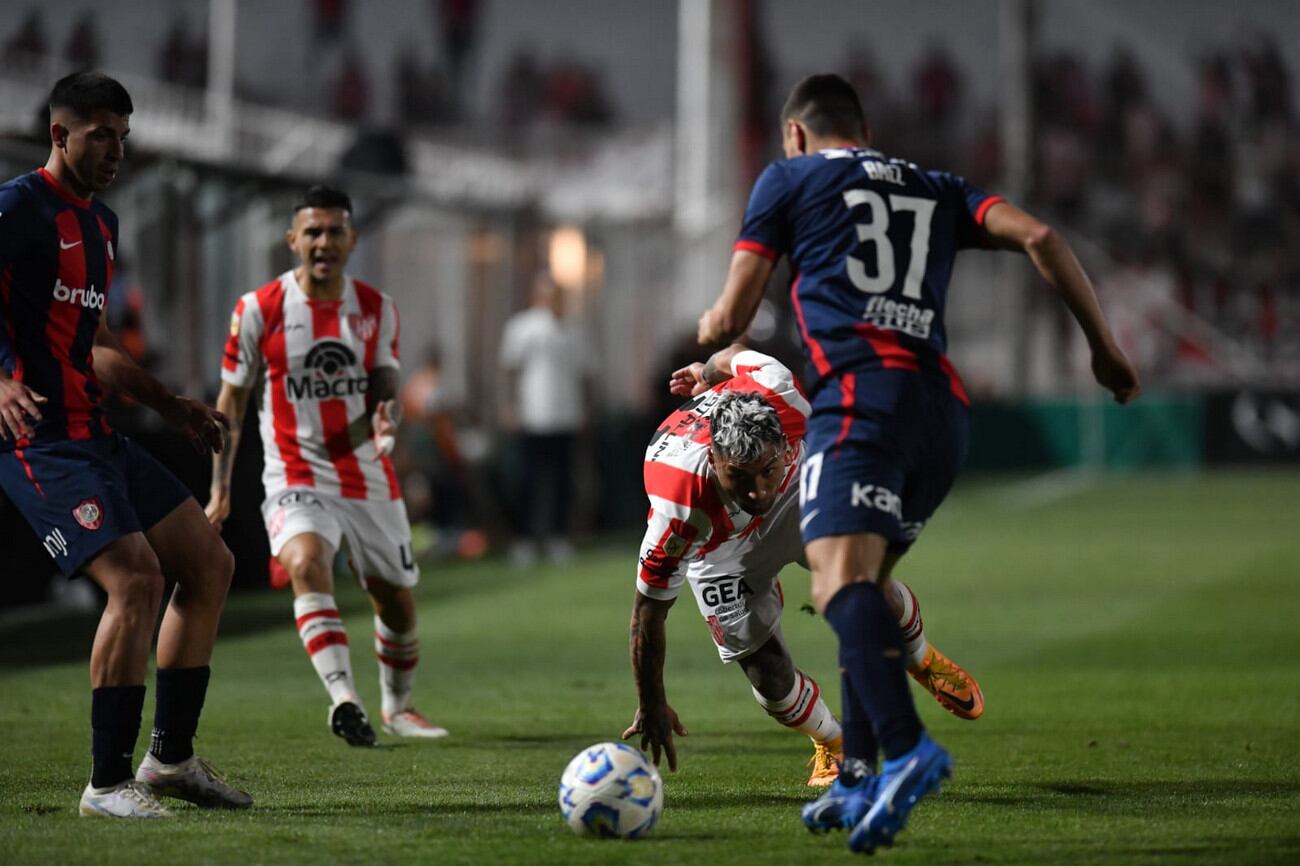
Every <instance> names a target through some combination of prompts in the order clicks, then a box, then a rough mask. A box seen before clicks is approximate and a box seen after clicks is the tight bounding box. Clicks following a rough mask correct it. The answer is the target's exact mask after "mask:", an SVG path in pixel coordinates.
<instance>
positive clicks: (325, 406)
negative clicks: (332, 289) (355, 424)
mask: <svg viewBox="0 0 1300 866" xmlns="http://www.w3.org/2000/svg"><path fill="white" fill-rule="evenodd" d="M307 305H308V306H309V307H311V327H312V337H313V338H315V339H317V340H319V339H321V338H322V337H333V338H335V339H336V340H337V339H340V336H341V335H340V328H339V312H340V309H341V307H342V302H341V301H308V302H307ZM367 351H369V349H367ZM347 374H348V371H346V370H345V371H342V372H341V373H340V375H347ZM320 420H321V424H322V425H323V426H324V428H325V431H324V432H325V452H326V453H327V454H329V458H330V463H332V464H334V471H335V472H337V473H338V474H339V493H340V494H342V495H343V497H344V498H346V499H365V498H366V476H365V475H364V474H363V473H362V471H361V463H360V462H359V461H358V460H357V454H356V451H355V450H354V449H353V447H352V435H351V431H350V430H349V429H348V427H349V424H348V404H347V401H346V400H343V399H339V398H330V399H328V400H321V401H320Z"/></svg>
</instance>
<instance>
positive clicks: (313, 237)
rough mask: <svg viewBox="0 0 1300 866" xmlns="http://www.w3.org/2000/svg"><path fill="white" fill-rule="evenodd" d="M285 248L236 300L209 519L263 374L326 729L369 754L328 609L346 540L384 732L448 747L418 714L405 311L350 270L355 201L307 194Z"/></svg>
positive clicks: (289, 551)
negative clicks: (406, 490)
mask: <svg viewBox="0 0 1300 866" xmlns="http://www.w3.org/2000/svg"><path fill="white" fill-rule="evenodd" d="M287 238H288V243H289V247H290V249H292V250H293V252H294V254H295V255H296V256H297V257H298V262H299V264H298V267H296V268H295V269H293V270H291V271H286V272H285V273H283V274H281V275H280V276H278V277H276V278H275V279H274V280H272V281H271V282H269V283H267V284H266V285H265V286H262V287H261V288H260V289H258V290H257V291H254V292H249V293H248V294H246V295H244V296H243V297H242V298H240V299H239V301H238V302H237V303H236V304H235V312H234V315H233V316H232V317H231V320H230V338H229V340H228V341H227V343H226V352H225V359H224V361H223V362H222V366H221V393H220V395H219V396H218V397H217V408H218V409H219V410H221V411H222V412H224V413H225V414H226V416H227V417H228V418H230V422H231V428H232V429H231V436H230V444H229V445H228V446H227V448H226V449H225V450H224V451H222V452H221V453H220V454H218V455H216V456H215V457H214V458H213V470H212V490H211V495H210V498H209V500H208V508H207V514H208V519H209V520H211V521H212V522H213V524H214V525H216V526H220V525H221V523H222V521H224V520H225V519H226V517H227V516H229V514H230V477H231V472H232V471H233V469H234V464H235V455H236V453H237V451H238V447H239V430H240V426H241V424H242V421H243V417H244V413H245V411H246V410H247V408H248V398H249V395H250V394H251V393H252V389H253V386H254V384H255V383H256V382H257V381H258V376H259V374H260V373H262V372H265V384H264V386H263V389H262V405H261V410H260V412H261V419H260V427H261V434H262V449H263V452H264V453H265V455H266V458H265V459H266V462H265V465H264V467H263V471H262V484H263V486H264V487H265V488H266V500H265V501H264V502H263V504H262V516H263V518H264V520H265V522H266V531H267V534H268V535H269V536H270V540H271V554H272V556H274V557H276V558H277V560H278V563H279V565H280V566H281V567H283V568H284V570H285V571H286V572H287V573H288V576H289V580H290V582H291V584H292V586H293V594H294V601H293V613H294V617H295V618H296V619H297V623H298V634H299V636H300V637H301V638H302V642H303V646H304V647H306V649H307V655H308V656H309V657H310V658H311V663H312V666H313V667H314V668H315V669H316V673H317V674H318V675H319V676H320V679H321V682H322V683H323V684H324V686H325V690H326V691H327V692H328V693H329V696H330V710H329V716H328V721H329V726H330V730H332V731H333V732H334V733H335V734H337V735H338V736H340V737H342V738H343V739H344V740H346V741H347V743H348V744H349V745H352V746H373V745H374V744H375V731H374V728H372V727H371V725H370V719H369V716H368V715H367V714H366V711H365V708H364V705H363V704H362V702H361V699H360V698H359V697H358V696H357V690H356V685H355V683H354V681H353V679H352V662H351V658H350V656H349V651H348V635H347V631H346V630H345V629H344V627H343V620H342V619H340V617H339V611H338V606H337V605H336V604H335V603H334V572H333V563H334V554H335V552H336V551H338V550H339V545H340V543H341V542H343V541H346V542H347V556H348V559H349V560H350V562H351V565H352V570H353V572H354V573H355V575H356V577H357V580H358V581H359V582H360V584H361V586H362V588H363V589H364V590H365V591H366V592H367V593H368V594H369V596H370V601H371V603H372V605H373V606H374V610H375V616H374V627H375V654H376V655H377V656H378V657H379V683H380V691H381V694H382V697H383V706H382V712H383V729H384V731H385V732H387V733H389V734H393V735H394V736H399V737H427V738H436V737H445V736H446V735H447V731H446V730H445V729H443V728H440V727H438V726H436V725H434V724H431V723H430V722H429V720H428V719H426V718H425V717H424V716H422V715H421V714H420V713H418V712H416V710H415V709H414V708H413V707H412V706H411V686H412V683H413V682H414V680H415V666H416V662H417V661H418V658H419V642H418V640H417V637H418V630H417V628H416V614H415V598H414V596H413V595H412V592H411V588H412V587H414V586H415V584H416V582H417V581H418V580H419V576H420V571H419V568H418V567H417V566H416V564H415V558H414V556H413V555H412V551H411V526H410V523H409V522H408V521H407V518H406V506H405V505H404V504H403V503H402V497H401V490H400V489H399V488H398V484H397V475H396V474H395V473H394V471H393V464H392V461H390V460H389V458H388V452H389V451H390V450H391V448H392V436H393V435H394V433H395V432H396V430H397V424H398V421H399V420H400V415H401V411H400V406H399V404H398V402H397V391H398V360H397V359H398V350H397V333H398V322H397V307H396V305H395V304H394V303H393V300H392V298H390V297H388V296H387V295H385V294H383V293H382V292H380V291H379V290H378V289H375V288H373V287H372V286H368V285H366V284H365V283H363V282H361V281H359V280H354V279H353V278H352V277H350V276H348V275H347V274H346V273H345V272H344V267H345V266H346V265H347V261H348V256H349V255H351V253H352V250H353V249H354V248H355V247H356V243H357V232H356V229H355V228H354V227H353V225H352V201H351V199H349V198H348V196H347V195H346V194H344V193H342V192H340V191H338V190H334V189H330V188H328V187H323V186H314V187H312V188H311V189H309V190H307V193H306V195H305V196H304V198H303V199H302V201H301V203H299V204H298V205H297V207H295V208H294V213H293V222H292V225H291V227H290V228H289V232H288V235H287Z"/></svg>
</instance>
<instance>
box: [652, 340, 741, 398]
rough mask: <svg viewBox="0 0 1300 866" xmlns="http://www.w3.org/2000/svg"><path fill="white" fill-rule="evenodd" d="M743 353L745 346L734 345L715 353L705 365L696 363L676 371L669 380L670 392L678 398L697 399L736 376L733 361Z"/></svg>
mask: <svg viewBox="0 0 1300 866" xmlns="http://www.w3.org/2000/svg"><path fill="white" fill-rule="evenodd" d="M743 351H745V347H744V345H742V344H740V343H732V344H731V345H730V346H728V347H727V348H725V349H722V350H720V351H718V352H714V353H713V354H712V355H711V356H710V357H709V359H708V360H707V361H704V362H703V363H701V362H699V361H696V362H695V363H694V364H689V365H687V366H685V367H682V368H681V369H680V370H674V371H673V374H672V376H670V377H669V379H668V392H669V393H670V394H675V395H677V396H678V397H695V396H697V395H699V394H703V393H704V392H705V391H707V390H709V389H710V388H712V387H713V386H714V385H720V384H722V383H723V382H725V381H727V380H728V379H730V378H731V377H732V376H734V375H736V373H735V369H734V368H733V366H732V363H731V361H732V359H733V358H735V357H736V355H737V354H739V353H740V352H743Z"/></svg>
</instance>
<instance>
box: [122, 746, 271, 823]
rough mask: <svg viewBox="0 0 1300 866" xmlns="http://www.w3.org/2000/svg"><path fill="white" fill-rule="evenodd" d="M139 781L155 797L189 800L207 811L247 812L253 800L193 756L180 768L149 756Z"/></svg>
mask: <svg viewBox="0 0 1300 866" xmlns="http://www.w3.org/2000/svg"><path fill="white" fill-rule="evenodd" d="M135 778H136V781H138V782H141V783H143V784H145V785H148V786H149V788H150V790H152V791H153V793H154V795H155V796H159V797H176V798H177V799H180V800H189V801H190V802H191V803H193V804H195V805H196V806H201V807H203V808H205V809H247V808H248V807H249V806H251V805H253V798H252V797H251V796H250V795H249V794H248V793H247V792H246V791H241V790H239V789H238V788H235V787H233V786H232V785H230V784H228V783H227V782H226V780H225V779H224V778H222V776H221V774H220V773H218V772H217V771H216V770H215V769H214V768H213V766H212V765H211V764H209V763H208V762H207V761H205V760H203V759H202V758H200V757H199V756H198V755H190V756H189V758H188V759H187V760H184V761H181V762H180V763H179V764H164V763H163V762H162V761H160V760H158V759H157V758H155V757H154V755H153V752H149V753H147V754H145V756H144V760H143V761H141V762H140V769H139V770H138V771H137V772H136V774H135Z"/></svg>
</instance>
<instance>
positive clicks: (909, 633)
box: [889, 578, 930, 667]
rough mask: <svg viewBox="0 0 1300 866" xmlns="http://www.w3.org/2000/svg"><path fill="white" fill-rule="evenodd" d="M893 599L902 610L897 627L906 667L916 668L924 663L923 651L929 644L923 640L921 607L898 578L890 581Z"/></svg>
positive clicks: (909, 589) (913, 594) (914, 595)
mask: <svg viewBox="0 0 1300 866" xmlns="http://www.w3.org/2000/svg"><path fill="white" fill-rule="evenodd" d="M889 583H890V585H891V586H893V587H894V598H895V599H896V600H897V601H898V604H899V606H900V607H901V608H902V611H903V612H902V613H901V614H899V616H898V627H899V628H900V629H902V632H903V651H904V652H906V653H907V666H908V667H916V666H917V665H919V664H920V663H921V662H923V661H925V650H926V648H927V647H929V645H930V644H929V642H928V641H926V639H925V623H924V622H922V621H921V605H920V603H919V602H918V601H917V600H916V594H915V593H913V592H912V590H911V588H910V587H908V585H907V584H905V583H903V582H902V581H901V580H899V579H898V578H894V579H893V580H891V581H890V582H889Z"/></svg>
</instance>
